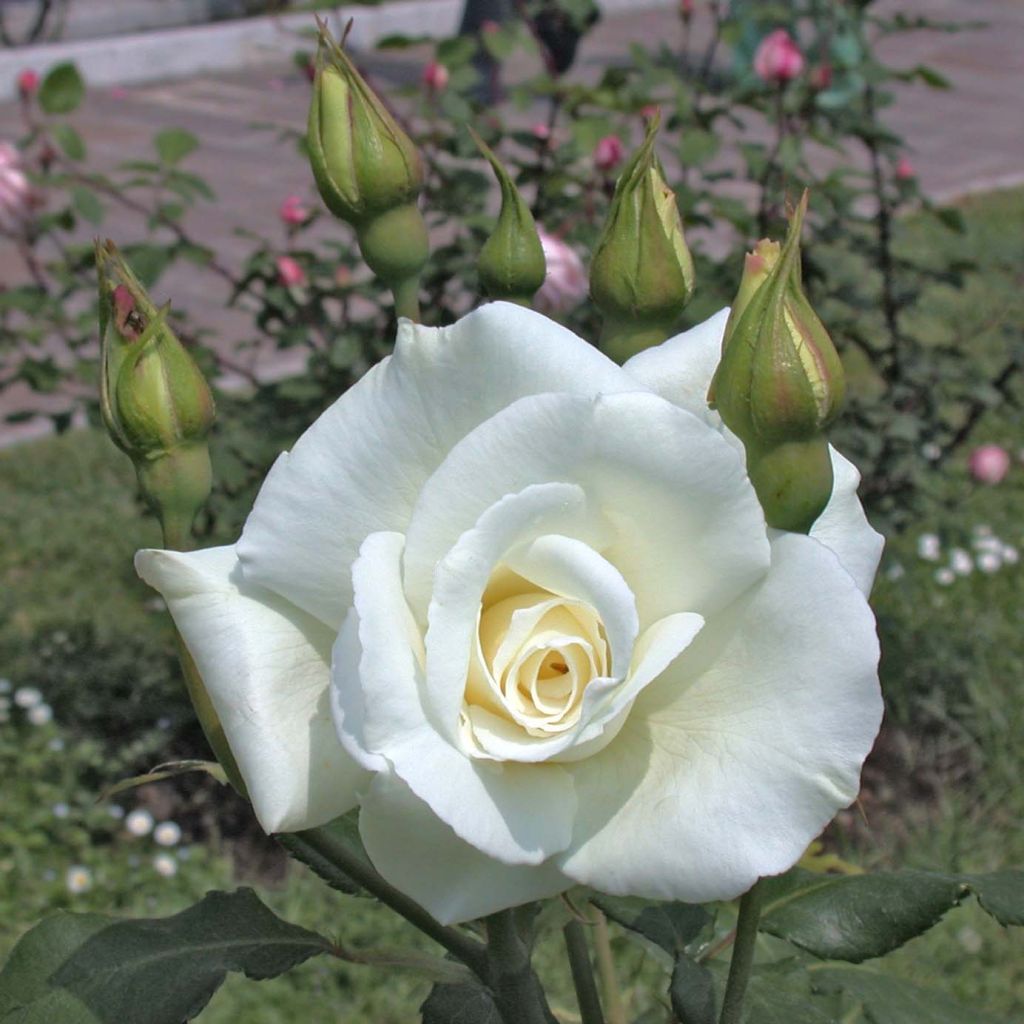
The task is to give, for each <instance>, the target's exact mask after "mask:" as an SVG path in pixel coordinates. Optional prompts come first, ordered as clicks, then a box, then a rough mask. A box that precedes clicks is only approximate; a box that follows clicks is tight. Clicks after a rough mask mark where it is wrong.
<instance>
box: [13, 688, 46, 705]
mask: <svg viewBox="0 0 1024 1024" xmlns="http://www.w3.org/2000/svg"><path fill="white" fill-rule="evenodd" d="M42 702H43V695H42V693H40V692H39V690H37V689H36V688H35V687H34V686H19V687H18V688H17V689H16V690H15V691H14V703H15V704H17V705H18V707H19V708H26V709H27V708H34V707H35V706H36V705H37V704H42Z"/></svg>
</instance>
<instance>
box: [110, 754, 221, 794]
mask: <svg viewBox="0 0 1024 1024" xmlns="http://www.w3.org/2000/svg"><path fill="white" fill-rule="evenodd" d="M188 772H206V774H207V775H209V776H211V777H212V778H214V779H216V780H217V781H218V782H219V783H220V784H221V785H222V786H226V785H227V784H228V777H227V775H225V774H224V769H223V768H221V766H220V765H219V764H218V763H217V762H216V761H200V760H196V759H191V760H187V761H170V762H168V763H167V764H158V765H157V766H156V767H155V768H154V769H153V770H152V771H151V772H146V774H145V775H133V776H132V777H131V778H128V779H121V781H120V782H115V783H114V784H113V785H112V786H110V787H109V788H107V789H105V790H103V792H102V793H100V795H99V796H98V797H97V798H96V803H103V802H105V801H107V800H109V799H110V798H111V797H113V796H116V795H117V794H118V793H124V792H125V791H127V790H129V789H135V788H136V787H138V786H146V785H148V784H149V783H150V782H162V781H163V780H164V779H173V778H176V777H177V776H178V775H185V774H187V773H188Z"/></svg>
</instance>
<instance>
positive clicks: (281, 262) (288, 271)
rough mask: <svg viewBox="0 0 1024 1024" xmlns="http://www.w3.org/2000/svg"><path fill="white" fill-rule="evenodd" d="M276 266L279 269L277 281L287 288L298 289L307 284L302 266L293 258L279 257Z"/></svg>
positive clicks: (275, 262) (275, 261)
mask: <svg viewBox="0 0 1024 1024" xmlns="http://www.w3.org/2000/svg"><path fill="white" fill-rule="evenodd" d="M274 265H275V266H276V267H277V279H278V281H280V282H281V284H283V285H284V286H285V288H298V287H300V286H301V285H304V284H305V283H306V272H305V271H304V270H303V269H302V264H301V263H299V261H298V260H296V259H295V258H293V257H292V256H278V257H277V259H276V260H274Z"/></svg>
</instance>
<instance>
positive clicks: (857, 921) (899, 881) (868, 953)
mask: <svg viewBox="0 0 1024 1024" xmlns="http://www.w3.org/2000/svg"><path fill="white" fill-rule="evenodd" d="M765 889H766V892H765V905H764V909H763V911H762V914H761V923H760V929H761V931H764V932H767V933H768V934H769V935H775V936H778V938H780V939H786V940H787V941H789V942H792V943H793V944H794V945H796V946H799V947H800V948H801V949H806V950H807V951H808V952H809V953H813V954H814V955H815V956H819V957H822V958H823V959H829V960H848V961H850V962H852V963H860V962H861V961H862V960H868V959H870V958H871V957H876V956H883V955H884V954H885V953H888V952H890V951H891V950H893V949H896V948H897V947H898V946H902V945H903V943H904V942H907V941H908V940H909V939H912V938H914V936H916V935H920V934H921V933H922V932H925V931H927V930H928V929H929V928H931V927H932V925H934V924H936V923H937V922H938V921H939V919H940V918H941V917H942V915H943V914H945V913H946V911H947V910H950V909H951V908H952V907H955V906H956V905H957V904H958V903H959V902H960V900H961V899H962V898H963V895H964V891H965V886H964V884H963V882H962V881H961V880H960V879H958V878H957V877H955V876H952V875H940V874H931V873H929V872H926V871H898V872H894V873H892V874H875V875H819V874H815V873H813V872H811V871H804V870H802V869H800V868H797V869H795V870H793V871H790V872H787V873H786V874H785V875H781V876H780V877H779V878H776V879H770V880H768V881H767V882H766V883H765Z"/></svg>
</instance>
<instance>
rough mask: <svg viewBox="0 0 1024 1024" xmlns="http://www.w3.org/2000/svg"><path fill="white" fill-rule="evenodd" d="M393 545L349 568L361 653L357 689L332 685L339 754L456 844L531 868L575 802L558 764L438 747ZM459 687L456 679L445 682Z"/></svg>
mask: <svg viewBox="0 0 1024 1024" xmlns="http://www.w3.org/2000/svg"><path fill="white" fill-rule="evenodd" d="M402 540H403V538H402V536H401V535H400V534H396V533H375V534H371V535H370V536H369V537H368V538H367V539H366V541H365V542H364V544H363V546H362V549H361V551H360V554H359V558H358V559H357V560H356V562H355V565H354V566H353V568H352V576H353V582H354V588H355V608H356V613H357V615H358V620H359V629H358V643H359V645H360V648H361V650H360V653H359V655H358V658H359V675H358V683H359V685H358V687H357V686H354V685H353V682H354V681H353V680H352V678H351V676H350V674H349V673H346V674H345V676H344V678H342V677H341V676H340V675H339V674H338V673H337V672H336V673H335V677H334V686H333V693H334V700H336V701H337V703H338V706H339V713H338V714H337V716H336V717H337V718H338V720H339V726H340V735H341V738H342V740H343V742H344V743H345V745H346V747H350V748H351V747H352V746H353V745H354V746H355V747H357V748H358V751H357V752H362V753H361V754H360V759H361V760H363V761H364V763H366V764H370V765H372V764H374V763H375V761H374V760H373V759H372V758H370V759H367V758H366V755H377V756H378V757H382V758H384V759H386V761H387V762H388V764H389V765H390V766H391V768H392V770H393V771H394V773H395V774H396V775H398V776H399V777H400V778H401V779H402V780H403V781H404V782H405V783H406V784H407V785H408V786H409V787H410V789H412V791H413V792H414V793H415V794H416V796H417V797H418V798H419V799H420V800H423V801H424V802H425V803H427V804H429V806H430V808H431V809H432V811H433V812H434V813H435V814H436V815H437V816H438V817H439V818H441V819H442V820H443V821H445V822H447V824H448V825H449V826H450V827H451V828H452V829H454V831H455V832H456V833H457V834H458V835H459V836H460V837H461V838H463V839H464V840H466V841H467V842H469V843H472V845H474V846H476V847H477V848H478V849H480V850H482V851H483V852H485V853H487V854H489V855H490V856H493V857H496V858H498V859H499V860H503V861H505V862H507V863H510V864H539V863H541V861H543V860H546V859H547V858H548V857H549V856H550V855H552V854H554V853H557V852H559V851H560V850H564V849H565V847H566V846H567V845H568V842H569V837H570V835H571V832H572V819H573V815H574V813H575V799H574V797H573V792H572V784H571V782H570V780H569V776H568V775H567V774H566V772H565V770H564V769H563V768H561V767H559V766H557V765H513V764H505V765H497V764H495V763H493V762H491V761H481V760H474V759H472V758H470V757H468V756H467V755H466V754H465V753H463V752H462V751H461V750H459V749H456V747H454V746H453V745H452V744H451V743H449V742H448V740H447V739H445V738H443V737H442V736H441V734H440V733H439V732H438V730H437V729H436V727H435V726H434V724H433V723H432V722H430V720H429V719H428V717H427V714H426V711H425V710H424V705H423V701H422V689H423V685H424V682H423V670H422V665H421V662H420V658H419V657H418V655H417V652H416V651H415V650H412V649H411V647H412V644H411V643H410V633H409V630H408V629H407V628H405V629H403V623H406V624H407V623H409V622H411V614H410V612H409V610H408V606H407V605H406V603H405V597H404V595H403V593H402V586H401V576H400V575H399V563H400V560H401V555H402ZM352 642H353V639H352V631H351V630H343V631H342V632H341V633H340V634H339V636H338V639H337V642H336V648H335V652H334V659H333V661H334V665H335V667H336V669H337V668H339V667H341V666H348V665H351V664H352V663H353V661H354V660H355V656H354V654H353V652H352V651H351V649H350V645H351V644H352ZM453 685H454V686H456V687H458V688H460V689H461V688H462V687H463V686H465V679H464V678H463V679H456V680H453Z"/></svg>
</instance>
